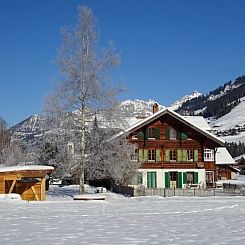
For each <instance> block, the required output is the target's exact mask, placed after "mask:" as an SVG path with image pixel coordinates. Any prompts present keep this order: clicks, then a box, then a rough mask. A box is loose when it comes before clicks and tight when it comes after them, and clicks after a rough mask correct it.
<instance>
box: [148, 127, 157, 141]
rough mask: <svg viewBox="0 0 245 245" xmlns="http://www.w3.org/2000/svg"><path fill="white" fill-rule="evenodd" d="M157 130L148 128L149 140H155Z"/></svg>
mask: <svg viewBox="0 0 245 245" xmlns="http://www.w3.org/2000/svg"><path fill="white" fill-rule="evenodd" d="M155 137H156V135H155V128H148V139H155Z"/></svg>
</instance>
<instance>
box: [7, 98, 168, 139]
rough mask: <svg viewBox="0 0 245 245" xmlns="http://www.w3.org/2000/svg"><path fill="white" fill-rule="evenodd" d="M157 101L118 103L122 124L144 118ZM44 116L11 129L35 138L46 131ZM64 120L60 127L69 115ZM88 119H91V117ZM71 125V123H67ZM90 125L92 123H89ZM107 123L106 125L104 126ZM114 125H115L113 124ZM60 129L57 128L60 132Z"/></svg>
mask: <svg viewBox="0 0 245 245" xmlns="http://www.w3.org/2000/svg"><path fill="white" fill-rule="evenodd" d="M155 103H157V102H156V101H154V100H148V101H144V100H138V99H135V100H126V101H123V102H121V103H120V104H119V107H120V109H121V110H122V114H123V115H124V116H125V117H126V118H127V119H126V121H127V123H128V125H126V124H125V125H124V126H130V125H132V124H134V123H136V122H138V121H139V120H141V119H142V118H145V117H147V116H149V115H151V114H152V107H153V105H154V104H155ZM162 108H164V106H162V105H159V109H162ZM74 114H77V112H74ZM97 119H98V120H99V121H100V126H101V127H108V123H106V122H105V121H104V120H103V115H97ZM46 120H47V119H46V118H45V117H44V116H42V115H38V114H34V115H33V116H30V117H28V118H26V119H25V120H23V121H21V122H20V123H18V124H16V125H14V126H13V127H12V128H11V130H12V132H14V135H15V136H16V137H18V139H21V140H23V141H25V142H27V141H30V140H35V138H38V137H39V136H41V135H42V134H43V133H44V132H47V131H46V130H45V129H44V127H45V124H46ZM63 120H65V121H62V122H61V124H62V126H61V127H64V125H68V124H69V122H68V121H69V116H68V117H67V118H66V119H63ZM89 121H91V122H92V121H93V119H92V118H91V119H90V120H89ZM69 125H71V124H69ZM91 125H92V124H91ZM105 125H107V126H105ZM114 126H115V125H114ZM69 127H70V126H67V127H66V126H65V128H69ZM58 130H59V129H57V128H54V129H53V130H51V131H50V132H48V133H50V134H51V133H55V132H56V131H58ZM61 131H62V129H60V130H59V132H61Z"/></svg>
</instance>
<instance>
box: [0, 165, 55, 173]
mask: <svg viewBox="0 0 245 245" xmlns="http://www.w3.org/2000/svg"><path fill="white" fill-rule="evenodd" d="M53 170H54V167H52V166H44V165H23V166H11V167H0V173H3V172H17V171H53Z"/></svg>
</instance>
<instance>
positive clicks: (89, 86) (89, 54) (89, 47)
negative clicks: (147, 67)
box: [46, 6, 119, 193]
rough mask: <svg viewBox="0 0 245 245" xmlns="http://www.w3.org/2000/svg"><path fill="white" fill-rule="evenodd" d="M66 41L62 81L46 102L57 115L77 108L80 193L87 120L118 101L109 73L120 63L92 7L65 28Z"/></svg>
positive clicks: (62, 52) (61, 54)
mask: <svg viewBox="0 0 245 245" xmlns="http://www.w3.org/2000/svg"><path fill="white" fill-rule="evenodd" d="M62 37H63V44H62V47H61V49H60V52H59V55H58V59H57V61H58V64H59V66H60V71H61V75H62V81H61V83H60V84H59V85H58V86H57V87H56V89H55V91H54V93H53V94H52V95H50V96H49V98H48V99H47V102H46V110H47V111H49V112H53V113H55V114H56V115H59V116H60V115H62V114H63V115H64V114H65V115H67V113H71V112H74V111H77V115H78V116H79V117H78V120H74V121H73V123H75V126H76V127H78V128H79V135H78V134H77V135H76V136H77V137H79V139H80V144H79V145H80V152H79V156H80V157H79V158H80V159H79V164H78V165H79V176H80V193H83V192H84V166H85V161H86V158H85V145H86V138H85V134H86V127H87V125H86V120H87V118H88V117H89V116H91V114H93V113H94V112H95V111H107V112H108V111H109V110H111V109H112V108H113V107H115V105H116V104H117V100H116V97H117V95H118V92H119V90H118V89H116V88H114V87H111V86H110V83H109V82H108V81H109V79H108V78H109V74H110V71H111V69H112V68H113V67H114V66H115V65H117V64H118V63H119V57H118V55H116V54H115V50H114V48H113V47H112V45H110V46H109V48H107V49H102V50H101V49H99V48H98V42H97V41H98V40H97V30H96V26H95V17H94V15H93V12H92V10H91V9H90V8H88V7H86V6H79V8H78V22H77V25H76V26H75V28H67V27H66V28H64V29H63V30H62Z"/></svg>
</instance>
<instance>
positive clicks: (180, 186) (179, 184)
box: [177, 172, 182, 188]
mask: <svg viewBox="0 0 245 245" xmlns="http://www.w3.org/2000/svg"><path fill="white" fill-rule="evenodd" d="M177 184H178V186H177V187H178V188H182V172H178V183H177Z"/></svg>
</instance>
